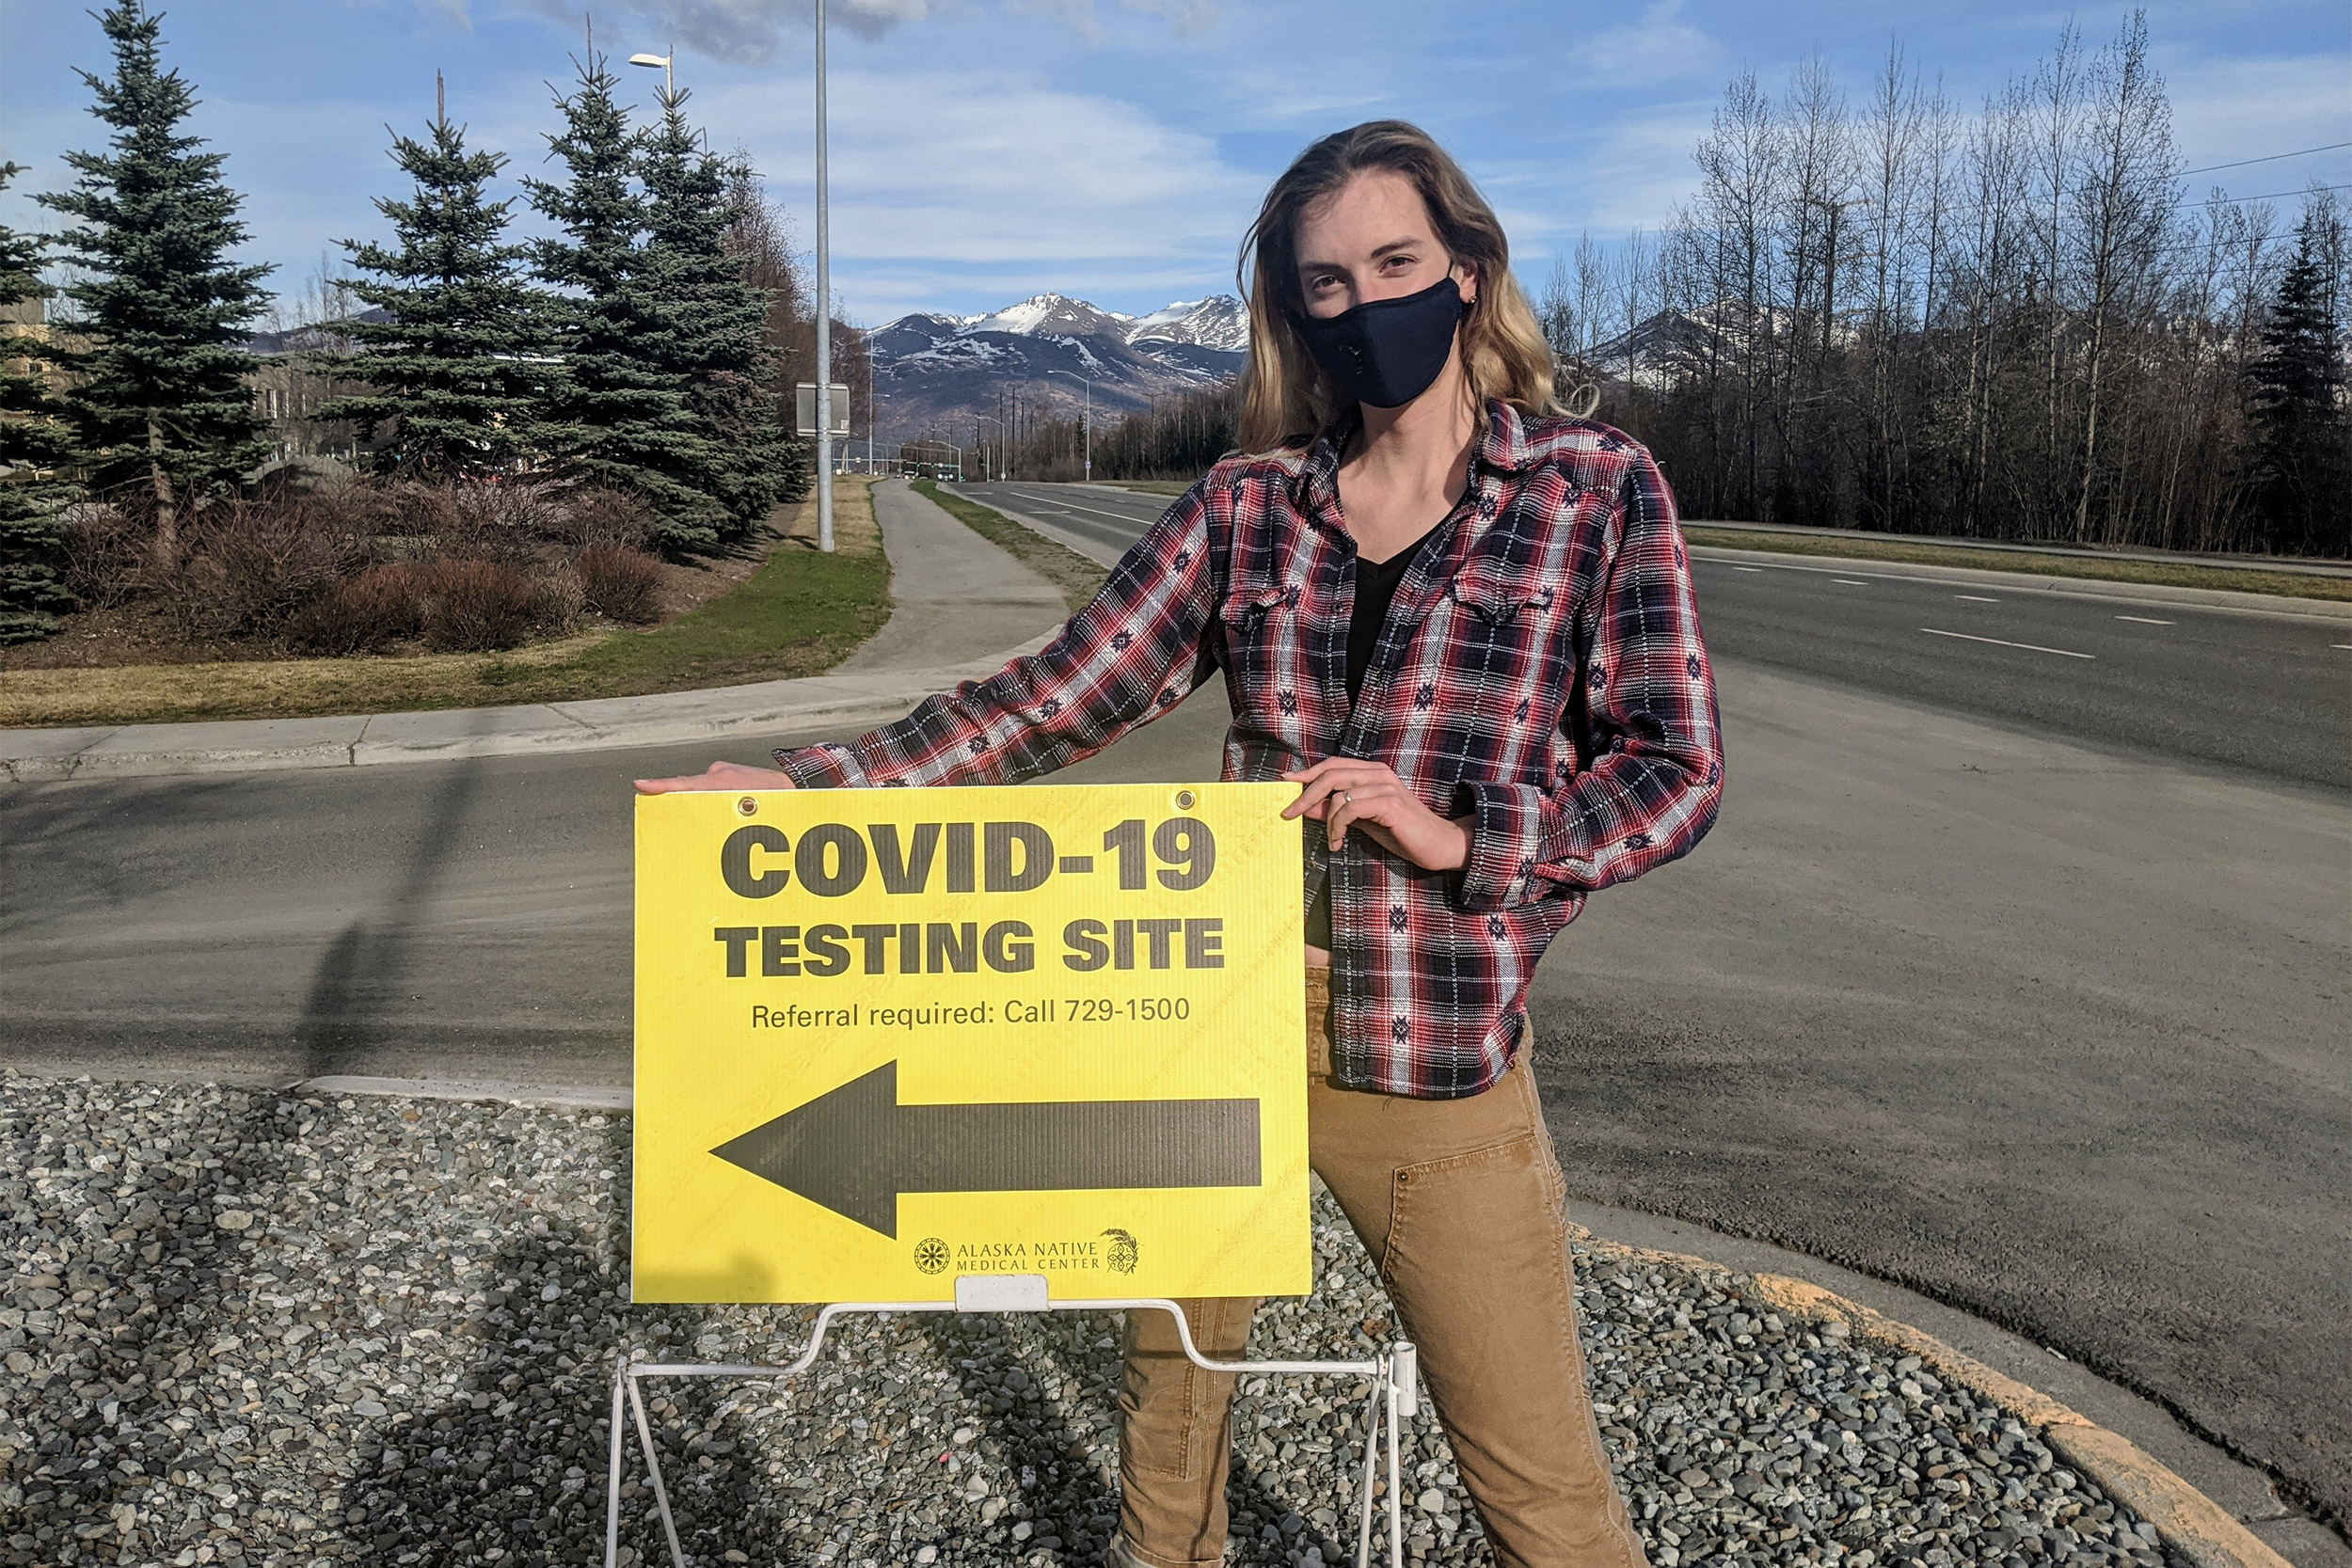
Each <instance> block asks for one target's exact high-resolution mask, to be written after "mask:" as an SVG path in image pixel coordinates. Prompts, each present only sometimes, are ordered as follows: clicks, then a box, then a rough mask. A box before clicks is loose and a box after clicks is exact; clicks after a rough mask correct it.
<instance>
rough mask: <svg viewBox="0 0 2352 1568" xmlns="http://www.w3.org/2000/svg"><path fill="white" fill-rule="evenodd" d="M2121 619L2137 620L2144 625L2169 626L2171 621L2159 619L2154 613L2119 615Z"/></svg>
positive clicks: (2118, 618)
mask: <svg viewBox="0 0 2352 1568" xmlns="http://www.w3.org/2000/svg"><path fill="white" fill-rule="evenodd" d="M2116 619H2117V620H2119V621H2137V622H2138V623H2139V624H2140V625H2141V626H2170V625H2171V624H2172V623H2171V622H2169V621H2159V620H2157V619H2156V618H2155V617H2154V616H2153V615H2118V616H2117V617H2116Z"/></svg>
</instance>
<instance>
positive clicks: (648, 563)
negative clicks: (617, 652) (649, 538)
mask: <svg viewBox="0 0 2352 1568" xmlns="http://www.w3.org/2000/svg"><path fill="white" fill-rule="evenodd" d="M573 565H574V567H575V568H577V569H578V571H579V573H580V592H581V594H582V595H583V596H584V597H585V598H586V600H587V603H588V608H589V609H591V610H596V612H597V613H598V614H600V615H605V616H609V617H610V618H612V620H615V621H631V622H635V623H638V624H640V625H643V624H644V623H645V622H647V621H651V620H653V619H654V618H655V617H656V616H657V615H659V614H660V607H659V606H658V605H657V604H656V603H655V596H656V594H657V592H658V591H659V590H660V586H661V562H659V561H657V560H655V559H654V558H653V557H652V556H649V555H647V554H646V553H645V552H644V551H643V550H632V549H628V548H625V547H623V546H619V545H591V546H588V547H587V548H586V549H584V550H582V551H580V559H579V560H578V561H576V562H573Z"/></svg>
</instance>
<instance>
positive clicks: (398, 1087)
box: [282, 1074, 636, 1112]
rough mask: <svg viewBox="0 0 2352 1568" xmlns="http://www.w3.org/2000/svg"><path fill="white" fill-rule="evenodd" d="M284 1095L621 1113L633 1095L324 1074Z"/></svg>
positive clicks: (489, 1081)
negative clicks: (493, 1103) (383, 1097)
mask: <svg viewBox="0 0 2352 1568" xmlns="http://www.w3.org/2000/svg"><path fill="white" fill-rule="evenodd" d="M282 1092H284V1093H286V1094H297V1095H317V1096H319V1097H321V1098H323V1099H326V1100H338V1099H341V1098H342V1097H343V1096H346V1095H362V1094H365V1095H388V1096H391V1097H394V1098H398V1099H403V1100H458V1101H501V1102H502V1103H504V1104H508V1105H531V1106H535V1107H538V1108H541V1109H545V1110H552V1111H623V1112H626V1111H627V1110H628V1109H629V1107H630V1106H631V1105H632V1104H633V1103H634V1102H635V1101H636V1095H635V1093H634V1091H632V1090H629V1089H623V1088H614V1087H612V1086H610V1085H597V1084H515V1083H509V1082H507V1081H505V1080H503V1079H498V1078H368V1077H351V1076H342V1077H338V1076H335V1075H332V1074H330V1075H328V1076H326V1077H324V1078H304V1079H301V1080H299V1081H298V1082H295V1083H292V1084H289V1085H286V1087H285V1089H284V1090H283V1091H282Z"/></svg>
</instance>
